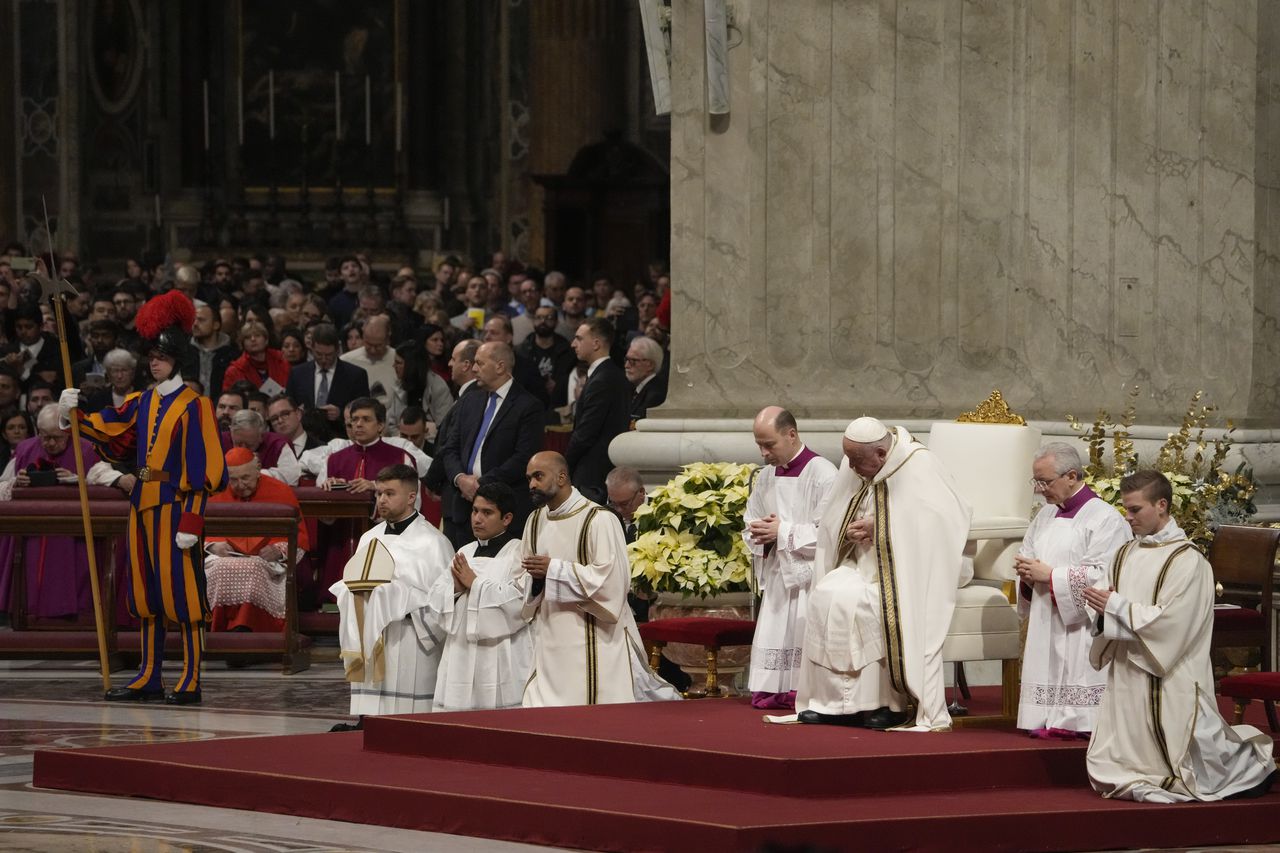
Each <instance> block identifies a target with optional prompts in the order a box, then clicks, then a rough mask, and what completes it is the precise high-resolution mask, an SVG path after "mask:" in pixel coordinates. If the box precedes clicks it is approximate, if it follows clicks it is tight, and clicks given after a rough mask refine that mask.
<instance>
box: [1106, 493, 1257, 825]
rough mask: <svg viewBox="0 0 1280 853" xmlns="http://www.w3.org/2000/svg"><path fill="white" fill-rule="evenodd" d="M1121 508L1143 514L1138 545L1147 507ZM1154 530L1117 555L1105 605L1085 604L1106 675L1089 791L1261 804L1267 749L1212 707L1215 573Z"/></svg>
mask: <svg viewBox="0 0 1280 853" xmlns="http://www.w3.org/2000/svg"><path fill="white" fill-rule="evenodd" d="M1149 475H1150V472H1139V473H1138V474H1137V475H1135V477H1143V476H1149ZM1160 479H1162V480H1163V477H1161V478H1160ZM1165 482H1166V483H1167V481H1165ZM1123 499H1124V502H1125V506H1126V508H1127V507H1129V506H1130V504H1131V502H1134V501H1135V500H1136V501H1138V502H1139V503H1137V504H1135V506H1136V507H1137V508H1138V512H1137V513H1136V514H1131V518H1133V517H1135V515H1136V517H1137V518H1138V519H1139V521H1138V522H1131V523H1135V531H1136V532H1138V533H1141V532H1142V527H1140V526H1138V524H1141V522H1142V521H1144V520H1146V519H1144V518H1143V515H1144V510H1143V508H1142V502H1146V500H1147V497H1146V496H1145V495H1144V494H1143V492H1142V491H1134V492H1131V493H1129V494H1125V495H1124V496H1123ZM1147 506H1148V507H1150V506H1151V504H1150V503H1148V504H1147ZM1166 506H1167V504H1166ZM1150 514H1154V513H1150ZM1160 520H1163V521H1165V522H1166V523H1165V524H1164V526H1163V527H1161V528H1160V529H1159V530H1157V531H1155V532H1154V533H1150V534H1149V535H1144V536H1141V537H1140V538H1139V539H1137V540H1136V541H1134V542H1130V543H1129V544H1127V545H1125V546H1124V547H1123V548H1121V549H1120V551H1119V553H1118V554H1117V555H1116V558H1115V561H1114V565H1113V566H1112V567H1111V570H1110V583H1111V587H1112V590H1113V591H1112V592H1111V593H1110V595H1109V596H1107V597H1106V598H1105V603H1103V598H1102V595H1099V594H1097V592H1096V591H1093V592H1091V598H1092V600H1093V602H1094V604H1095V606H1096V605H1097V604H1101V605H1102V606H1101V607H1099V608H1098V609H1099V610H1102V611H1103V612H1102V613H1101V615H1099V616H1098V617H1097V619H1096V622H1095V624H1094V627H1093V635H1094V639H1093V643H1092V648H1091V649H1090V654H1089V660H1090V662H1091V663H1092V664H1093V666H1094V667H1095V668H1096V669H1098V670H1099V671H1100V672H1104V673H1106V675H1107V690H1106V694H1105V696H1104V697H1103V700H1102V707H1101V708H1100V709H1099V711H1098V716H1097V724H1096V726H1095V728H1094V732H1093V738H1092V739H1091V740H1090V742H1089V754H1088V767H1089V781H1090V782H1091V783H1092V784H1093V787H1094V790H1096V791H1098V792H1099V793H1100V794H1102V795H1103V796H1104V797H1116V798H1120V799H1129V800H1139V801H1143V802H1156V803H1175V802H1185V801H1188V800H1201V801H1209V800H1221V799H1226V798H1228V797H1231V796H1234V795H1240V794H1242V793H1245V792H1249V793H1250V794H1251V795H1261V794H1262V793H1265V792H1266V787H1267V786H1268V785H1269V779H1270V777H1271V776H1272V774H1273V773H1274V772H1275V762H1274V760H1273V758H1272V754H1271V753H1272V740H1271V737H1270V736H1269V735H1266V734H1263V733H1262V732H1260V731H1258V730H1257V729H1256V728H1254V727H1252V726H1230V725H1228V724H1227V722H1226V721H1225V720H1223V719H1222V715H1221V714H1220V713H1219V712H1218V703H1217V700H1216V698H1215V696H1214V687H1213V665H1212V663H1211V662H1210V654H1209V644H1210V639H1211V638H1212V635H1213V599H1214V580H1213V569H1212V567H1211V566H1210V565H1209V561H1208V560H1206V559H1205V558H1204V555H1202V554H1201V553H1200V551H1199V550H1197V549H1196V547H1195V546H1194V545H1193V544H1191V542H1189V541H1188V540H1187V538H1186V534H1184V533H1183V532H1182V529H1181V528H1180V527H1178V523H1177V522H1176V521H1174V520H1173V519H1171V518H1168V516H1167V515H1164V517H1163V519H1160ZM1157 523H1158V522H1157ZM1153 526H1154V524H1148V525H1147V527H1148V529H1150V527H1153Z"/></svg>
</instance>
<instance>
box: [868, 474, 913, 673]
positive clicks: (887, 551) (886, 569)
mask: <svg viewBox="0 0 1280 853" xmlns="http://www.w3.org/2000/svg"><path fill="white" fill-rule="evenodd" d="M875 502H876V503H875V507H876V524H875V532H876V563H877V572H878V574H879V577H880V617H881V621H882V623H883V625H884V648H885V656H886V660H887V662H888V664H889V683H890V684H892V685H893V689H894V690H896V691H897V692H899V693H904V694H905V693H907V676H906V672H905V670H904V668H903V667H904V664H903V651H902V622H901V613H900V612H899V609H898V604H899V602H898V575H897V567H896V566H895V565H894V562H893V543H892V542H891V541H890V539H889V484H888V483H887V482H885V481H884V480H881V481H880V482H879V483H876V484H875Z"/></svg>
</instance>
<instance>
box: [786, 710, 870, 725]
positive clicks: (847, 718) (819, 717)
mask: <svg viewBox="0 0 1280 853" xmlns="http://www.w3.org/2000/svg"><path fill="white" fill-rule="evenodd" d="M866 716H867V715H866V714H865V713H864V712H862V711H859V712H858V713H856V714H819V713H818V712H817V711H801V712H800V713H798V714H796V719H797V720H799V721H800V722H802V723H810V724H817V725H824V726H848V727H850V728H861V727H862V726H865V725H866V720H865V718H866Z"/></svg>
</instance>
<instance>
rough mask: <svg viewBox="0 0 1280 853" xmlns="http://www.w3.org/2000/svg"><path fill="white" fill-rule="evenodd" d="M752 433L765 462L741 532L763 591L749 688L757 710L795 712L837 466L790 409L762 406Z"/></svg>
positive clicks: (756, 578) (752, 491) (752, 489)
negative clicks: (809, 441)
mask: <svg viewBox="0 0 1280 853" xmlns="http://www.w3.org/2000/svg"><path fill="white" fill-rule="evenodd" d="M751 431H752V433H753V434H754V436H755V440H756V447H758V448H760V456H761V458H763V459H764V462H765V467H763V468H761V469H760V471H759V472H758V473H757V474H756V477H755V482H754V483H753V484H752V486H751V496H750V497H749V498H748V499H747V508H746V512H745V513H744V521H745V522H746V528H745V529H744V530H743V531H742V536H743V539H745V540H746V543H747V548H749V549H750V551H751V556H752V565H753V579H754V584H753V586H755V587H756V588H757V589H758V590H759V591H760V593H761V596H762V597H761V600H760V612H759V615H758V616H757V617H756V633H755V637H754V639H753V640H752V643H751V672H750V674H749V676H748V678H747V689H749V690H750V691H751V705H752V707H754V708H762V709H779V708H785V709H787V710H790V709H792V708H794V707H795V704H796V692H795V691H796V683H797V682H798V680H799V677H800V654H801V645H802V643H803V641H804V617H805V605H806V602H807V596H808V592H809V584H810V582H811V581H812V580H813V557H814V554H815V553H816V550H817V545H818V519H819V518H821V516H822V509H823V507H824V506H825V503H824V502H825V501H826V497H827V493H828V492H829V491H830V490H831V484H832V483H833V482H834V481H835V478H836V466H834V465H832V464H831V463H830V462H828V461H827V460H825V459H823V458H822V457H821V456H819V455H818V454H816V453H814V452H813V451H812V450H810V449H809V448H807V447H805V445H804V442H802V441H801V440H800V433H799V432H798V431H797V429H796V419H795V417H794V416H792V414H791V413H790V412H788V411H787V410H786V409H783V408H779V407H778V406H769V407H768V408H765V409H762V410H761V411H760V414H758V415H756V419H755V423H754V424H753V425H752V428H751Z"/></svg>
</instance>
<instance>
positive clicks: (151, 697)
mask: <svg viewBox="0 0 1280 853" xmlns="http://www.w3.org/2000/svg"><path fill="white" fill-rule="evenodd" d="M102 698H103V699H104V700H106V701H107V702H156V701H159V700H161V699H163V698H164V691H163V690H139V689H137V688H136V687H112V688H111V689H110V690H108V691H107V692H106V693H105V694H103V696H102Z"/></svg>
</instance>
